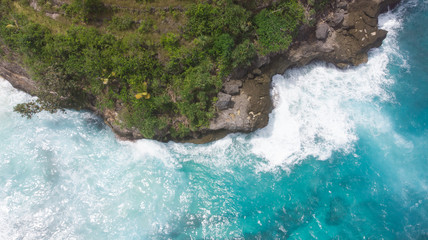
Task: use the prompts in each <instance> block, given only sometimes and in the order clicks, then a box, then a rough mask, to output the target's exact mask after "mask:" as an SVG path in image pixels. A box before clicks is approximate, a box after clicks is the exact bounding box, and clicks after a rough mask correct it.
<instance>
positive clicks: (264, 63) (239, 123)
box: [0, 0, 399, 143]
mask: <svg viewBox="0 0 428 240" xmlns="http://www.w3.org/2000/svg"><path fill="white" fill-rule="evenodd" d="M398 2H399V0H359V1H356V0H354V1H346V0H342V1H336V2H334V3H332V4H331V6H330V7H329V8H328V10H327V11H325V12H324V13H323V14H321V16H320V17H319V18H318V19H317V23H316V24H314V26H313V27H310V26H308V25H304V26H303V27H302V28H301V29H300V31H299V35H298V36H297V39H296V41H294V42H293V44H292V45H291V47H290V48H289V49H288V50H287V51H280V52H276V53H273V54H269V55H267V56H258V57H257V59H256V60H255V61H253V63H252V65H251V66H250V67H245V68H240V69H235V71H233V72H232V74H230V75H229V77H227V79H226V80H225V81H224V82H223V87H222V90H221V91H220V93H219V94H218V101H217V103H216V109H217V111H216V116H215V117H214V118H213V119H212V120H211V121H210V123H209V126H208V127H203V128H200V129H199V130H198V131H194V132H192V134H191V135H190V136H189V137H186V138H184V139H173V140H176V141H177V140H178V141H186V142H194V143H205V142H209V141H213V140H216V139H219V138H221V137H223V136H225V135H226V134H227V133H231V132H251V131H254V130H256V129H259V128H262V127H264V126H266V125H267V123H268V121H269V113H270V112H271V110H272V100H271V98H270V87H271V79H272V76H273V75H275V74H282V73H284V72H285V71H286V69H288V68H291V67H298V66H303V65H306V64H308V63H310V62H312V61H314V60H321V61H326V62H329V63H333V64H335V65H336V66H337V67H339V68H347V67H350V66H357V65H359V64H361V63H365V62H367V52H368V51H369V50H370V49H371V48H374V47H379V46H380V45H381V43H382V41H383V39H384V38H385V37H386V34H387V32H386V31H385V30H382V29H378V27H377V24H378V16H379V14H380V13H382V12H384V11H386V10H388V8H392V7H394V6H395V5H396V4H398ZM1 45H2V51H3V52H4V53H7V54H4V57H2V58H1V59H0V75H1V76H2V77H3V78H5V79H7V80H8V81H10V82H11V83H12V85H13V86H14V87H16V88H18V89H21V90H23V91H25V92H28V93H30V94H35V93H36V91H37V85H36V84H35V82H34V81H32V80H31V79H30V77H29V75H28V73H27V71H26V70H25V69H24V68H23V67H22V66H23V65H22V63H21V62H20V61H19V57H18V56H16V55H15V54H13V53H12V52H11V51H10V50H9V49H8V48H6V47H4V44H1ZM6 56H7V57H6ZM87 108H89V109H91V110H92V111H94V112H96V113H97V114H99V115H100V116H101V117H103V118H104V120H105V122H106V124H107V125H109V126H110V127H111V128H112V129H113V131H114V132H115V133H116V134H117V135H118V137H120V138H122V139H128V140H133V139H139V138H142V137H143V136H142V134H141V133H140V132H139V130H138V129H137V128H127V127H123V124H122V120H121V118H120V115H119V112H120V111H121V110H122V109H121V106H120V105H119V106H117V107H116V108H113V109H111V108H109V109H103V110H99V108H97V107H95V105H88V106H87ZM156 135H158V137H156V136H155V137H154V138H155V139H159V140H170V139H171V137H168V138H166V139H165V133H164V132H157V133H156Z"/></svg>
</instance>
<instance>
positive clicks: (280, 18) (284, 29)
mask: <svg viewBox="0 0 428 240" xmlns="http://www.w3.org/2000/svg"><path fill="white" fill-rule="evenodd" d="M303 20H304V8H303V6H302V5H300V3H299V2H297V1H296V0H290V1H284V2H282V3H280V4H278V5H277V6H276V7H275V8H273V9H263V10H262V11H261V12H260V13H259V14H257V15H256V16H255V18H254V21H255V23H256V26H257V28H256V32H257V37H258V39H257V48H258V50H259V51H260V52H261V53H262V54H264V55H265V54H269V53H272V52H278V51H284V50H287V49H288V47H289V46H290V44H291V42H292V40H293V37H294V36H295V35H296V33H297V30H298V27H299V26H300V25H301V23H302V22H303Z"/></svg>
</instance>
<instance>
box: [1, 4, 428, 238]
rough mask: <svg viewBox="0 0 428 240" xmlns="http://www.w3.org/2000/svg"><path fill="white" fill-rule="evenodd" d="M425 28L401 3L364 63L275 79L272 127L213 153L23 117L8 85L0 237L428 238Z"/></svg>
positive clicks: (90, 121)
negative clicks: (381, 40)
mask: <svg viewBox="0 0 428 240" xmlns="http://www.w3.org/2000/svg"><path fill="white" fill-rule="evenodd" d="M426 23H428V3H427V2H426V1H423V0H419V1H403V3H402V4H401V5H400V6H399V7H398V8H397V9H395V10H394V11H392V12H389V13H387V14H384V15H382V16H381V19H380V26H381V27H382V28H384V29H387V30H388V31H389V34H388V37H387V39H386V40H385V41H384V44H383V45H382V47H380V48H379V49H376V50H373V51H371V52H370V56H369V62H368V63H367V64H364V65H362V66H359V67H356V68H351V69H347V70H339V69H336V68H334V67H333V66H330V65H327V64H325V63H314V64H311V65H310V66H307V67H304V68H300V69H292V70H289V71H287V72H286V73H285V74H284V75H283V76H279V75H278V76H275V77H274V79H273V90H272V96H273V98H274V101H275V106H276V108H275V110H274V111H273V112H272V114H271V118H270V122H269V125H268V126H267V127H266V128H265V129H261V130H259V131H257V132H255V133H252V134H232V135H229V136H227V137H226V138H225V139H222V140H219V141H217V142H213V143H209V144H205V145H193V144H178V143H172V142H171V143H166V144H165V143H159V142H156V141H150V140H140V141H137V142H122V141H119V140H117V139H116V138H115V137H114V134H113V133H112V132H111V131H110V129H108V128H107V127H106V126H105V125H104V124H103V122H102V120H100V119H99V118H98V117H96V116H94V115H93V114H91V113H89V112H76V111H67V112H65V113H56V114H48V113H41V114H39V115H37V116H35V117H33V118H32V119H26V118H21V117H20V116H19V115H18V114H16V113H14V112H13V106H14V105H16V104H17V103H20V102H25V101H28V100H29V99H30V97H29V96H28V95H26V94H24V93H22V92H19V91H17V90H15V89H13V88H12V87H11V86H10V85H9V84H8V83H7V82H6V81H5V80H2V79H0V122H1V125H0V189H1V191H0V239H428V164H427V163H428V147H427V146H428V132H427V131H428V130H427V122H428V60H427V59H428V58H427V56H428V32H427V31H426Z"/></svg>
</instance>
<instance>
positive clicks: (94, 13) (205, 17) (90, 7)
mask: <svg viewBox="0 0 428 240" xmlns="http://www.w3.org/2000/svg"><path fill="white" fill-rule="evenodd" d="M329 2H331V1H329V0H307V1H306V0H300V1H298V0H282V1H279V0H277V1H275V0H271V1H268V0H253V1H238V0H236V1H232V0H212V1H187V0H168V1H163V0H162V1H161V0H123V1H112V0H20V1H11V0H0V45H1V50H0V57H1V58H2V59H3V60H6V61H8V60H9V61H11V60H13V61H19V64H20V65H22V66H24V68H25V70H26V71H27V72H28V74H29V75H30V77H31V79H33V80H34V81H35V83H36V86H37V88H36V90H35V91H34V92H33V94H35V95H37V96H38V99H37V100H36V101H33V102H29V103H24V104H19V105H17V106H16V107H15V110H16V111H18V112H20V113H22V114H23V115H25V116H28V117H31V116H32V115H33V114H35V113H37V112H40V111H43V110H46V111H51V112H55V111H57V110H60V109H65V108H74V109H87V108H89V109H92V110H94V111H96V112H98V113H99V114H100V115H102V116H103V117H104V118H110V119H113V120H111V121H110V125H114V128H117V129H116V130H117V131H116V132H121V130H120V129H131V131H129V133H127V134H128V135H127V136H126V137H127V138H134V139H135V138H154V139H157V140H161V141H166V140H170V139H175V140H177V139H185V138H189V137H190V138H191V137H192V134H193V133H195V132H198V131H201V130H203V129H206V128H208V126H209V124H210V120H212V119H213V118H214V117H215V116H216V114H217V111H218V108H222V106H221V105H219V104H218V98H219V96H221V95H220V94H219V92H220V90H221V89H222V88H224V82H225V81H227V79H228V78H230V76H231V75H233V73H234V72H236V70H237V69H246V68H248V67H249V66H250V65H252V64H253V63H254V62H255V61H256V59H260V58H263V56H268V55H270V54H273V53H278V52H285V51H287V49H288V48H289V46H290V44H291V43H292V41H293V39H295V38H296V36H297V35H298V34H299V29H301V26H303V25H304V26H314V24H315V23H316V21H315V20H316V17H317V14H318V13H320V12H322V11H323V10H324V9H325V8H326V7H327V6H328V5H329ZM17 59H18V60H17ZM122 132H123V131H122ZM123 135H126V134H123Z"/></svg>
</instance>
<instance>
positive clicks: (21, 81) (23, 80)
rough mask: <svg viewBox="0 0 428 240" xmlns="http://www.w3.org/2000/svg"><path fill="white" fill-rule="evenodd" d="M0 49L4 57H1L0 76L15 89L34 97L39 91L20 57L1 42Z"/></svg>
mask: <svg viewBox="0 0 428 240" xmlns="http://www.w3.org/2000/svg"><path fill="white" fill-rule="evenodd" d="M0 47H1V48H2V49H1V50H2V52H4V53H5V54H4V56H2V55H0V76H1V77H3V78H4V79H6V80H8V81H9V82H10V83H11V84H12V86H13V87H14V88H17V89H19V90H22V91H24V92H26V93H29V94H31V95H34V94H35V93H36V91H37V85H36V83H35V82H34V81H33V80H32V79H30V77H29V76H28V74H27V71H26V70H25V69H24V68H23V67H22V66H23V64H22V63H21V62H20V61H19V60H18V59H19V57H18V56H16V55H15V54H14V53H12V52H11V51H10V50H9V49H8V48H7V47H5V45H4V44H3V42H2V41H1V40H0Z"/></svg>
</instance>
